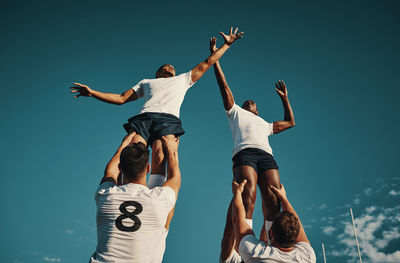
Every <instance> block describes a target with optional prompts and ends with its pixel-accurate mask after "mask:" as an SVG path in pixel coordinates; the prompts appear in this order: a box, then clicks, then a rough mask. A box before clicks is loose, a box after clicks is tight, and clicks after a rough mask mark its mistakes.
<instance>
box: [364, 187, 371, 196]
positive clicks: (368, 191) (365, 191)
mask: <svg viewBox="0 0 400 263" xmlns="http://www.w3.org/2000/svg"><path fill="white" fill-rule="evenodd" d="M364 194H365V195H366V196H370V195H371V194H372V188H367V189H365V190H364Z"/></svg>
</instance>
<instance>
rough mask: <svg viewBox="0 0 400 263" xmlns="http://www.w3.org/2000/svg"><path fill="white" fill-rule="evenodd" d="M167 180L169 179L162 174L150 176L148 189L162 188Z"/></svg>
mask: <svg viewBox="0 0 400 263" xmlns="http://www.w3.org/2000/svg"><path fill="white" fill-rule="evenodd" d="M166 180H167V178H166V177H165V176H164V175H161V174H150V175H149V180H148V182H147V187H149V188H150V189H152V188H154V187H157V186H162V185H163V183H165V181H166Z"/></svg>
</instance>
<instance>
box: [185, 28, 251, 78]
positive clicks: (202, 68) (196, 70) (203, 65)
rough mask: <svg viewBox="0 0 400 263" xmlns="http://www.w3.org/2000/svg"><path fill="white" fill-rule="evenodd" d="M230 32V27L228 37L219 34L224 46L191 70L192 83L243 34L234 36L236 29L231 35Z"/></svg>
mask: <svg viewBox="0 0 400 263" xmlns="http://www.w3.org/2000/svg"><path fill="white" fill-rule="evenodd" d="M232 31H233V28H232V27H231V31H230V33H229V35H225V34H224V33H222V32H220V34H221V35H222V37H223V38H224V40H225V43H224V45H222V47H221V48H219V49H218V50H216V51H215V52H213V53H212V54H211V55H210V56H209V57H208V58H206V60H204V61H203V62H201V63H200V64H198V65H197V66H195V67H194V68H193V69H192V81H193V82H196V81H198V80H199V79H200V78H201V77H202V76H203V74H204V73H205V72H206V71H207V70H208V69H209V68H210V67H211V66H212V65H214V64H215V62H217V61H218V60H219V59H220V58H221V57H222V55H223V54H224V53H225V52H226V51H227V50H228V49H229V47H230V46H231V45H232V44H233V42H235V41H236V40H237V39H239V38H241V37H243V32H240V33H238V34H236V32H237V31H238V28H236V30H235V32H233V33H232Z"/></svg>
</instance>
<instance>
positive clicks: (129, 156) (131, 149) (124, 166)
mask: <svg viewBox="0 0 400 263" xmlns="http://www.w3.org/2000/svg"><path fill="white" fill-rule="evenodd" d="M119 159H120V167H121V171H122V173H123V174H124V176H126V177H128V178H130V179H136V178H137V176H138V175H139V174H140V173H142V172H143V171H144V170H145V169H146V166H147V164H148V163H149V150H148V149H147V147H146V145H144V144H143V143H141V142H138V143H133V144H131V145H128V146H126V147H125V148H124V149H123V150H122V152H121V156H120V158H119Z"/></svg>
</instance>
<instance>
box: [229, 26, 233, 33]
mask: <svg viewBox="0 0 400 263" xmlns="http://www.w3.org/2000/svg"><path fill="white" fill-rule="evenodd" d="M232 31H233V27H231V31H230V33H229V34H230V35H232Z"/></svg>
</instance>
